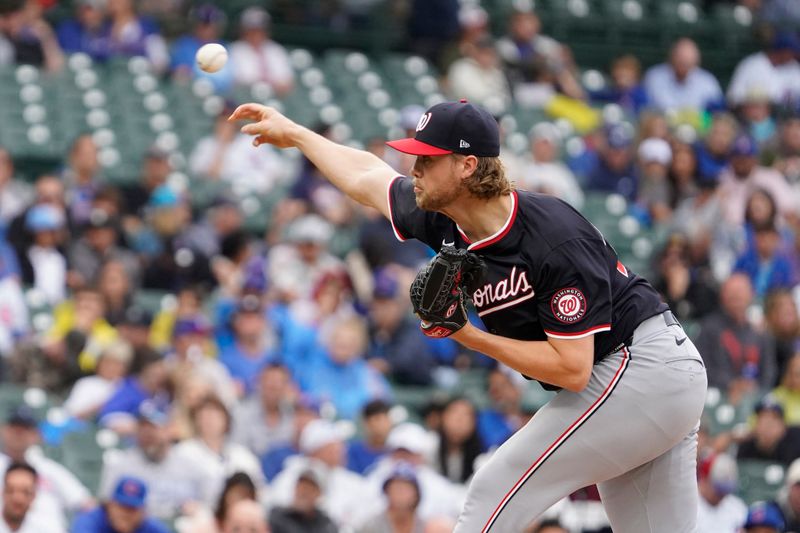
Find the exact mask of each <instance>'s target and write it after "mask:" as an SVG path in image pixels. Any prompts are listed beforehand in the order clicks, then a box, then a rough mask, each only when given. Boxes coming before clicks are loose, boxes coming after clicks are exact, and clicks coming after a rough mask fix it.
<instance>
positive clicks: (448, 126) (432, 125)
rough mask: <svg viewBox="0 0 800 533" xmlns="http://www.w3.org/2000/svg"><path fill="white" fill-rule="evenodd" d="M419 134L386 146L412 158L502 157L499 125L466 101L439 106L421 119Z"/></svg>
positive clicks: (487, 113) (492, 118)
mask: <svg viewBox="0 0 800 533" xmlns="http://www.w3.org/2000/svg"><path fill="white" fill-rule="evenodd" d="M416 130H417V131H416V135H415V136H414V137H413V138H408V139H400V140H397V141H390V142H387V143H386V144H388V145H389V146H391V147H392V148H394V149H395V150H399V151H400V152H404V153H407V154H412V155H447V154H463V155H475V156H478V157H497V156H498V155H500V132H499V129H498V127H497V121H496V120H495V119H494V117H493V116H492V115H491V114H490V113H489V112H488V111H486V110H485V109H483V108H482V107H479V106H476V105H474V104H471V103H469V102H467V101H466V100H461V101H459V102H443V103H441V104H436V105H435V106H433V107H431V108H430V109H428V110H427V111H426V112H425V114H424V115H422V117H420V119H419V122H418V123H417V129H416Z"/></svg>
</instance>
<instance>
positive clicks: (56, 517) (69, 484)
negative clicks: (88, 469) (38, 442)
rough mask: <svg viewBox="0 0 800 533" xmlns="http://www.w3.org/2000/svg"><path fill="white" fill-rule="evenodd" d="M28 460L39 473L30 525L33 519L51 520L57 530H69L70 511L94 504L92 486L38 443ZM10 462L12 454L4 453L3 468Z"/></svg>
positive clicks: (0, 463) (0, 460) (0, 457)
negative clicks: (90, 487)
mask: <svg viewBox="0 0 800 533" xmlns="http://www.w3.org/2000/svg"><path fill="white" fill-rule="evenodd" d="M25 460H26V461H27V462H28V464H30V465H31V466H32V467H33V468H34V469H35V470H36V472H37V474H38V475H39V487H38V489H37V492H36V499H34V500H33V505H31V508H30V510H29V511H28V517H27V518H26V522H25V524H26V526H27V524H28V520H30V523H31V524H33V525H38V524H49V527H51V528H54V529H52V530H53V531H65V530H66V527H67V524H68V522H67V515H69V514H72V513H75V512H76V511H81V510H84V509H86V508H88V507H89V506H90V505H91V504H92V501H93V500H92V496H91V494H89V490H88V489H87V488H86V487H84V486H83V484H82V483H81V482H80V481H79V480H78V478H77V477H75V475H74V474H73V473H72V472H70V471H69V470H67V469H66V468H65V467H64V466H62V465H61V464H59V463H57V462H56V461H54V460H52V459H50V458H49V457H46V456H45V455H44V453H42V450H41V449H40V448H38V447H31V448H29V449H28V451H27V452H26V453H25ZM10 464H11V458H10V457H8V456H7V455H5V454H0V472H5V470H6V468H8V465H10ZM1 484H2V480H0V485H1ZM0 522H2V521H1V520H0ZM0 531H2V530H0ZM30 531H35V532H36V533H38V532H40V531H42V532H44V531H50V530H48V529H47V528H45V529H33V528H32V529H30Z"/></svg>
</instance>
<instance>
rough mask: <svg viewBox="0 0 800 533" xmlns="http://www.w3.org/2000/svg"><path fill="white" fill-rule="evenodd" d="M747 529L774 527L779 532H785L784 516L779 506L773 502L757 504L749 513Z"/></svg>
mask: <svg viewBox="0 0 800 533" xmlns="http://www.w3.org/2000/svg"><path fill="white" fill-rule="evenodd" d="M744 527H745V529H747V528H751V527H773V528H775V529H776V530H777V531H783V528H784V527H786V526H785V525H784V520H783V514H782V513H781V511H780V509H778V506H777V505H775V504H774V503H772V502H756V503H754V504H753V505H751V506H750V509H748V511H747V522H745V524H744Z"/></svg>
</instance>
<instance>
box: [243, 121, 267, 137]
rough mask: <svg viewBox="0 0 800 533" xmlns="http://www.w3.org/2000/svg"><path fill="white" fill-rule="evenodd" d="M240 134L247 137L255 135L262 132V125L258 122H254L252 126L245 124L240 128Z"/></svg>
mask: <svg viewBox="0 0 800 533" xmlns="http://www.w3.org/2000/svg"><path fill="white" fill-rule="evenodd" d="M239 131H241V132H242V133H246V134H247V135H256V134H258V133H261V132H262V131H263V125H261V123H260V122H254V123H252V124H245V125H244V126H242V127H241V128H240V130H239Z"/></svg>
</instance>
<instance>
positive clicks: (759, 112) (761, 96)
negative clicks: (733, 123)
mask: <svg viewBox="0 0 800 533" xmlns="http://www.w3.org/2000/svg"><path fill="white" fill-rule="evenodd" d="M737 112H738V115H739V118H740V120H741V121H742V123H743V125H744V127H745V129H746V130H747V133H748V134H749V135H750V136H751V137H752V138H753V140H755V141H756V143H757V144H758V145H759V146H761V147H763V146H764V145H765V143H768V142H769V141H771V140H773V138H774V137H775V134H776V133H777V131H778V127H777V124H776V122H775V119H774V118H773V117H772V108H771V106H770V101H769V95H768V94H767V93H766V92H758V91H754V92H750V93H748V94H747V95H745V97H744V99H743V100H742V102H741V103H740V104H739V106H738V107H737Z"/></svg>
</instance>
